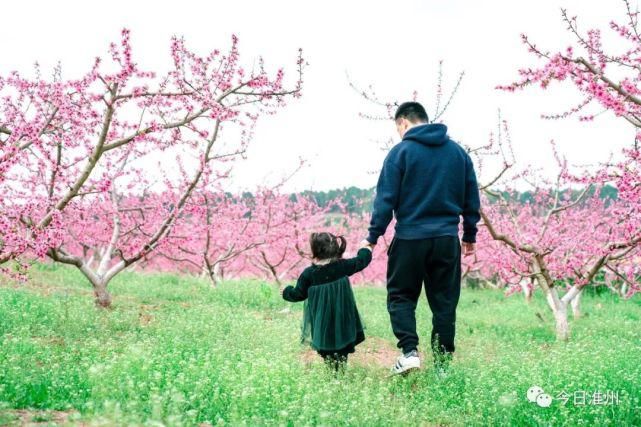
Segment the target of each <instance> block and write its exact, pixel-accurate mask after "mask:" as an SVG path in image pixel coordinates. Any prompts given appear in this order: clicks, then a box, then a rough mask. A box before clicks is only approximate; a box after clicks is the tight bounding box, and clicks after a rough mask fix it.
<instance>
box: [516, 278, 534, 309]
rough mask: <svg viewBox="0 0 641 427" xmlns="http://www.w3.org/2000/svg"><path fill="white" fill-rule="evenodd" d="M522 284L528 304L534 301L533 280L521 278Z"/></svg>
mask: <svg viewBox="0 0 641 427" xmlns="http://www.w3.org/2000/svg"><path fill="white" fill-rule="evenodd" d="M519 285H521V290H522V291H523V296H524V297H525V302H527V303H528V304H529V303H530V302H531V301H532V291H533V286H532V284H531V282H529V281H527V280H521V282H520V283H519Z"/></svg>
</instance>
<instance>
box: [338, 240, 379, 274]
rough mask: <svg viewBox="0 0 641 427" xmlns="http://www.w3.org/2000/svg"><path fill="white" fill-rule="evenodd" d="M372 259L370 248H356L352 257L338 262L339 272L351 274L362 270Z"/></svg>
mask: <svg viewBox="0 0 641 427" xmlns="http://www.w3.org/2000/svg"><path fill="white" fill-rule="evenodd" d="M371 261H372V249H371V247H369V246H364V247H362V248H360V249H359V250H358V254H356V256H355V257H354V258H348V259H343V260H341V261H339V262H340V264H339V265H340V268H341V273H342V274H345V275H346V276H351V275H352V274H356V273H358V272H359V271H361V270H363V269H364V268H365V267H367V266H368V265H369V263H370V262H371Z"/></svg>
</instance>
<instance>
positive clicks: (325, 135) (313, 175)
mask: <svg viewBox="0 0 641 427" xmlns="http://www.w3.org/2000/svg"><path fill="white" fill-rule="evenodd" d="M561 7H567V8H568V9H569V11H570V13H571V14H576V15H579V19H580V21H579V23H580V25H581V26H582V27H583V28H588V27H591V26H599V27H601V28H603V29H604V31H605V30H607V24H608V22H609V21H610V20H611V19H619V20H621V19H622V17H623V11H624V9H623V5H622V3H621V2H620V1H618V0H600V1H579V0H566V1H556V0H541V1H538V2H522V1H508V0H491V1H487V0H486V1H478V0H476V1H474V0H447V1H445V0H443V1H440V0H439V1H409V0H408V1H403V2H396V1H372V0H369V1H345V0H344V1H333V0H330V1H322V2H320V1H316V2H306V1H300V0H299V1H259V0H255V1H241V0H235V1H226V2H220V1H206V2H205V1H201V2H198V1H189V0H181V1H173V2H166V1H153V2H151V1H150V2H143V1H131V0H129V1H120V0H110V1H108V2H93V1H83V2H71V1H55V2H54V1H28V0H21V1H13V2H5V3H4V4H3V5H2V12H1V16H2V17H1V18H0V20H1V23H0V40H2V56H1V57H0V73H2V74H6V73H7V72H9V71H12V70H20V71H22V72H30V71H31V69H32V64H33V62H34V61H36V60H37V61H39V62H40V64H41V65H42V66H43V69H47V67H51V66H53V65H54V64H55V63H56V62H57V61H61V62H62V64H63V69H64V73H65V75H67V76H70V77H71V76H73V77H75V76H77V75H80V74H81V73H84V72H85V71H86V70H88V68H89V66H90V65H91V63H92V58H94V57H95V56H97V55H101V56H105V54H106V51H107V46H108V44H109V42H112V41H118V40H119V34H120V33H119V31H120V29H121V28H123V27H127V28H129V29H130V30H131V31H132V43H133V51H134V58H135V60H136V61H137V62H138V63H139V64H140V65H141V66H142V67H143V68H145V69H166V67H167V64H168V63H169V61H170V57H169V41H170V37H171V36H172V35H174V34H178V35H183V36H184V37H185V39H186V41H187V43H188V45H189V46H191V47H192V48H193V49H195V50H196V51H198V52H200V53H203V54H204V53H206V52H208V51H210V50H211V49H214V48H221V49H223V50H225V49H226V48H227V47H228V46H229V41H230V36H231V34H232V33H235V34H237V35H238V36H239V38H240V50H241V58H243V60H244V61H246V62H247V63H249V64H251V63H252V62H253V59H254V58H255V57H257V56H258V55H263V56H264V58H265V61H266V63H267V64H268V65H273V66H274V67H275V66H281V65H284V66H286V67H288V66H289V67H290V69H291V70H292V71H293V70H294V69H295V67H294V66H295V60H296V51H297V49H298V48H299V47H302V48H303V49H304V55H305V58H306V59H307V61H308V62H309V67H308V68H307V70H306V75H305V85H304V93H303V97H302V99H300V100H297V101H293V102H291V103H290V105H289V106H288V107H287V108H286V109H285V110H283V111H281V112H280V113H279V114H278V115H276V116H273V117H268V118H265V119H264V120H263V121H262V122H260V123H259V125H258V127H257V131H256V136H255V139H254V141H253V142H252V145H251V147H250V149H249V152H248V159H247V160H246V161H244V162H242V163H240V164H238V165H237V166H236V168H235V172H234V176H235V178H234V183H235V184H234V185H235V186H237V187H238V188H252V187H253V186H255V185H257V184H260V183H263V182H269V181H270V180H277V179H278V178H279V177H281V176H282V175H283V174H287V173H288V172H291V170H292V169H294V168H295V165H296V163H297V159H298V158H299V157H303V158H305V159H306V160H307V161H308V166H307V167H306V168H305V169H304V170H303V171H301V172H300V173H299V174H298V175H296V176H295V177H294V178H293V179H292V180H291V181H290V182H289V184H288V189H290V190H301V189H316V190H326V189H330V188H337V187H347V186H350V185H356V186H359V187H371V186H373V185H375V183H376V179H377V175H376V171H377V170H378V168H379V167H380V165H381V162H382V159H383V157H384V153H383V152H382V151H381V150H380V149H378V146H377V144H376V142H375V141H376V140H384V139H386V138H389V137H390V136H394V125H393V123H392V122H391V121H390V122H385V123H378V122H370V121H366V120H363V119H361V118H359V117H358V112H359V111H371V109H370V108H369V106H368V104H367V103H365V102H364V101H363V100H362V99H360V98H359V97H358V95H357V94H356V93H355V92H354V91H353V90H352V89H351V88H350V87H349V86H348V84H347V78H346V72H348V73H349V74H350V76H351V77H352V79H353V80H354V81H355V82H357V83H358V84H360V85H362V86H366V85H369V84H373V85H374V86H375V87H376V89H377V92H378V93H379V95H380V96H381V97H382V98H386V99H395V100H399V101H403V100H406V99H409V98H410V96H411V93H412V90H413V89H416V90H418V91H419V101H421V102H422V103H423V104H424V105H425V106H426V107H427V109H428V112H430V111H433V109H434V105H433V104H434V100H435V96H434V92H435V83H436V77H437V70H438V62H439V60H443V61H444V63H445V84H446V86H445V89H446V91H447V89H448V88H449V87H450V86H451V85H452V84H453V83H454V80H455V78H456V75H457V73H458V72H460V71H465V73H466V75H465V78H464V80H463V83H462V86H461V89H460V93H459V94H458V96H457V97H456V98H455V100H454V102H453V104H452V106H451V107H450V109H449V110H448V112H447V114H446V115H445V116H444V123H445V124H446V125H448V127H449V133H450V136H452V137H453V138H454V139H457V140H459V141H462V142H464V143H467V144H469V145H478V144H482V143H485V142H486V141H487V138H488V135H489V133H490V131H492V130H493V129H495V128H496V125H497V110H498V109H499V108H500V109H501V111H502V115H503V117H504V118H506V119H507V120H508V121H509V123H510V126H511V132H512V140H513V144H514V148H515V151H516V155H517V158H518V159H519V160H521V161H522V162H527V163H532V164H534V165H538V166H542V167H545V168H548V169H551V168H552V166H553V165H554V162H553V160H552V156H551V155H550V149H549V145H548V141H549V140H550V139H554V140H555V141H557V143H558V145H559V147H560V149H561V151H562V152H563V153H565V154H566V155H567V156H568V157H569V158H571V159H572V160H573V161H574V162H576V163H591V162H594V161H598V160H599V159H602V158H604V157H605V156H607V155H608V153H609V152H610V151H612V150H617V149H618V148H620V147H621V146H623V145H626V144H630V142H631V140H632V138H633V134H634V132H633V130H632V129H631V127H629V126H627V125H626V122H624V121H622V120H617V119H615V118H614V117H612V116H611V115H609V114H603V115H601V116H599V117H598V118H597V120H596V121H595V122H594V123H587V124H586V123H579V122H578V121H577V120H576V119H569V120H564V121H545V120H542V119H540V118H539V117H540V114H541V113H557V112H563V111H564V110H566V109H567V108H569V107H571V106H573V105H574V103H575V101H578V100H579V98H578V97H577V94H576V92H574V91H573V90H565V89H563V88H554V89H553V90H549V91H547V92H542V91H540V90H537V89H534V88H532V89H529V90H527V91H525V92H519V93H516V94H509V93H504V92H500V91H497V90H495V89H494V87H495V86H496V85H497V84H507V83H510V82H511V81H513V80H514V79H515V78H516V77H517V69H518V68H519V67H522V66H527V65H534V64H535V61H534V58H533V57H532V56H531V55H530V54H528V53H527V51H526V49H525V47H524V46H523V45H522V44H521V42H520V37H519V35H520V33H522V32H524V33H526V34H528V35H529V36H530V37H531V38H532V39H533V40H534V41H536V43H537V44H538V45H539V46H540V47H542V48H547V49H551V50H553V49H555V48H556V47H564V46H566V45H567V44H568V43H569V42H570V41H571V38H570V36H569V35H568V34H567V32H566V30H565V25H564V23H563V22H562V21H561V17H560V8H561ZM272 69H273V68H272ZM290 76H292V77H293V75H292V74H290Z"/></svg>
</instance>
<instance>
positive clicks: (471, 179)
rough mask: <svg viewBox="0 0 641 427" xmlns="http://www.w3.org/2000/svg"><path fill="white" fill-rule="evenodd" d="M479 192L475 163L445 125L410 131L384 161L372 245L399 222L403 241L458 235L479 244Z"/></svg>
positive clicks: (374, 212) (377, 197)
mask: <svg viewBox="0 0 641 427" xmlns="http://www.w3.org/2000/svg"><path fill="white" fill-rule="evenodd" d="M479 209H480V200H479V189H478V185H477V182H476V174H475V173H474V166H473V165H472V159H471V158H470V156H469V155H468V154H467V152H466V151H465V150H464V149H463V147H461V146H460V145H459V144H457V143H456V142H454V141H453V140H451V139H450V138H449V136H448V135H447V127H446V126H445V125H443V124H440V123H432V124H425V125H419V126H415V127H413V128H410V129H409V130H407V132H405V135H404V137H403V140H402V141H401V142H400V143H398V144H397V145H396V146H394V147H393V148H392V149H391V150H390V152H389V153H388V154H387V157H386V158H385V161H384V162H383V169H382V170H381V174H380V176H379V179H378V184H377V186H376V199H375V200H374V211H373V213H372V220H371V223H370V227H369V236H368V237H367V240H368V241H369V242H370V243H376V242H377V240H378V238H379V237H380V236H381V235H383V234H384V233H385V230H386V229H387V226H388V225H389V223H390V221H391V220H392V216H393V215H394V216H395V217H396V234H395V236H396V237H397V238H399V239H407V240H415V239H424V238H429V237H438V236H458V225H459V222H460V217H461V216H463V238H462V240H463V241H464V242H470V243H474V242H475V241H476V232H477V228H476V223H477V222H478V221H479V220H480V214H479Z"/></svg>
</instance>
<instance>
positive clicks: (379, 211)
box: [366, 152, 403, 245]
mask: <svg viewBox="0 0 641 427" xmlns="http://www.w3.org/2000/svg"><path fill="white" fill-rule="evenodd" d="M390 154H391V152H390ZM390 154H388V155H387V157H386V158H385V161H384V162H383V168H382V169H381V174H380V175H379V177H378V184H377V185H376V198H375V199H374V209H373V212H372V219H371V221H370V226H369V235H368V236H367V239H366V240H367V241H368V242H370V243H371V244H373V245H375V244H376V242H377V241H378V238H379V237H380V236H382V235H383V234H385V230H387V226H388V225H389V223H390V221H392V218H393V217H394V209H395V208H396V206H397V204H398V196H399V193H400V190H401V179H402V177H403V173H402V171H401V168H400V167H399V166H398V165H397V164H395V163H394V161H393V160H392V159H391V158H390V157H391V156H390Z"/></svg>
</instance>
